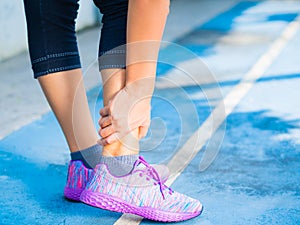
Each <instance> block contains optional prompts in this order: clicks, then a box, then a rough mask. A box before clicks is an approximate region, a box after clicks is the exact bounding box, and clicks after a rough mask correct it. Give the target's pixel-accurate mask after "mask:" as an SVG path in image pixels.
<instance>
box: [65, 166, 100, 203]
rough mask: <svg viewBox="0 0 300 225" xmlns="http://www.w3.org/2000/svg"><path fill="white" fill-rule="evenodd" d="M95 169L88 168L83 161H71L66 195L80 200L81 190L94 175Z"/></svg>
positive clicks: (71, 198) (74, 199)
mask: <svg viewBox="0 0 300 225" xmlns="http://www.w3.org/2000/svg"><path fill="white" fill-rule="evenodd" d="M93 175H94V170H93V169H89V168H87V167H86V166H85V165H84V164H83V163H82V161H72V160H71V161H70V163H69V168H68V178H67V184H66V186H65V190H64V195H65V197H66V198H67V199H70V200H73V201H80V195H81V192H82V191H83V190H84V189H85V186H86V184H87V183H88V181H89V180H90V179H91V178H92V177H93Z"/></svg>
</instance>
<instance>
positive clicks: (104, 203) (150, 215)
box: [80, 190, 203, 222]
mask: <svg viewBox="0 0 300 225" xmlns="http://www.w3.org/2000/svg"><path fill="white" fill-rule="evenodd" d="M80 200H81V201H82V202H84V203H86V204H88V205H91V206H94V207H97V208H101V209H106V210H110V211H114V212H120V213H131V214H135V215H139V216H142V217H144V218H147V219H149V220H155V221H161V222H178V221H183V220H188V219H191V218H194V217H196V216H199V215H200V214H201V213H202V210H203V207H202V208H201V210H200V211H199V212H195V213H175V212H166V211H161V210H157V209H153V208H150V207H138V206H135V205H131V204H129V203H126V202H124V201H123V200H121V199H119V198H116V197H113V196H110V195H107V194H101V193H95V192H91V191H88V190H85V191H83V192H82V194H81V196H80Z"/></svg>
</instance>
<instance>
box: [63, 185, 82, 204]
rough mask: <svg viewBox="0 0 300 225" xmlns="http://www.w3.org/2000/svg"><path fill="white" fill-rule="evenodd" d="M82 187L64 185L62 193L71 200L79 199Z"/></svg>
mask: <svg viewBox="0 0 300 225" xmlns="http://www.w3.org/2000/svg"><path fill="white" fill-rule="evenodd" d="M83 190H84V188H68V187H65V189H64V195H65V197H66V198H67V199H69V200H72V201H78V202H79V201H80V195H81V193H82V192H83Z"/></svg>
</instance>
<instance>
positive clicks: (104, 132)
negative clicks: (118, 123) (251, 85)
mask: <svg viewBox="0 0 300 225" xmlns="http://www.w3.org/2000/svg"><path fill="white" fill-rule="evenodd" d="M114 132H115V130H114V128H113V126H112V125H109V126H107V127H105V128H103V129H102V128H101V129H99V135H100V136H101V137H102V138H106V137H108V136H109V135H111V134H113V133H114Z"/></svg>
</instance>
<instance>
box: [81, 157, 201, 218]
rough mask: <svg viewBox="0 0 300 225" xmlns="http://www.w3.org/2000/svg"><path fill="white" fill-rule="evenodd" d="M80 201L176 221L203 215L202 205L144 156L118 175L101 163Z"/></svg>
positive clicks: (148, 216) (116, 210)
mask: <svg viewBox="0 0 300 225" xmlns="http://www.w3.org/2000/svg"><path fill="white" fill-rule="evenodd" d="M80 200H81V201H82V202H84V203H86V204H88V205H91V206H94V207H98V208H101V209H106V210H110V211H115V212H121V213H131V214H135V215H139V216H142V217H144V218H147V219H150V220H155V221H162V222H175V221H182V220H187V219H191V218H193V217H196V216H198V215H200V214H201V212H202V204H201V203H200V202H199V201H198V200H195V199H192V198H190V197H188V196H186V195H183V194H180V193H178V192H175V191H173V190H172V189H171V188H169V187H167V186H166V185H165V184H164V182H163V181H162V180H161V178H160V176H159V174H158V173H157V171H156V170H155V169H154V168H153V167H152V166H151V165H149V164H148V163H147V162H146V161H145V160H144V159H143V158H142V157H139V159H138V160H137V161H136V162H135V163H134V168H133V170H132V172H131V173H129V174H128V175H125V176H121V177H116V176H114V175H112V174H110V172H109V170H108V169H107V167H106V165H104V164H98V165H97V166H96V168H95V175H94V176H93V178H92V179H91V181H90V182H89V183H88V184H87V187H86V189H85V190H84V191H83V192H82V194H81V196H80Z"/></svg>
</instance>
